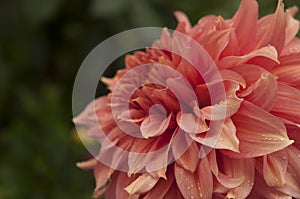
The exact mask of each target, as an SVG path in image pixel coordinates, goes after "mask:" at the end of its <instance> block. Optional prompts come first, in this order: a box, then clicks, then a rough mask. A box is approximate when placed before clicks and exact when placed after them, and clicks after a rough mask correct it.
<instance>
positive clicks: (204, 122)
mask: <svg viewBox="0 0 300 199" xmlns="http://www.w3.org/2000/svg"><path fill="white" fill-rule="evenodd" d="M296 12H297V8H296V7H293V8H289V9H287V10H286V11H285V10H284V5H283V3H282V2H281V1H279V2H278V5H277V8H276V11H275V13H274V14H270V15H267V16H265V17H263V18H261V19H258V4H257V2H256V1H255V0H242V1H241V4H240V7H239V9H238V11H237V12H236V14H235V15H234V16H233V18H232V19H227V20H225V19H223V18H222V17H221V16H214V15H210V16H206V17H203V18H201V19H200V20H199V21H198V23H197V24H196V25H195V26H192V25H191V24H190V22H189V20H188V18H187V17H186V15H185V14H183V13H181V12H176V13H175V16H176V18H177V20H178V22H179V24H178V26H177V28H176V30H175V31H174V32H173V33H172V34H171V33H169V32H168V30H167V29H164V31H163V32H162V36H161V39H160V40H157V41H155V42H154V43H153V45H152V47H151V48H148V49H146V51H137V52H135V53H134V54H133V55H128V56H127V57H126V60H125V63H126V68H125V69H122V70H119V71H118V72H117V74H116V76H115V77H114V78H112V79H109V78H103V79H102V80H103V82H104V83H106V84H107V85H108V88H109V89H110V90H111V93H110V94H108V95H106V96H103V97H100V98H98V99H96V100H95V101H94V102H92V103H91V104H90V105H89V106H88V107H87V108H86V109H85V110H84V111H83V113H82V114H81V115H79V116H78V117H77V118H75V123H77V124H79V125H85V126H87V127H88V129H89V130H88V133H89V135H90V136H92V137H94V138H96V139H98V140H99V141H100V142H101V149H100V152H99V155H98V156H97V159H92V160H90V161H87V162H83V163H79V164H78V166H79V167H81V168H93V169H94V174H95V178H96V183H97V185H96V188H95V193H94V195H95V197H98V196H100V195H102V194H104V195H105V197H106V198H130V196H131V198H195V199H196V198H212V197H214V198H224V197H227V198H246V197H252V198H262V197H265V198H281V197H289V196H290V197H295V198H299V197H300V180H299V179H300V39H298V38H297V37H296V34H297V32H298V29H299V21H297V20H296V19H294V17H293V16H294V14H295V13H296ZM199 46H200V47H199ZM95 116H96V117H95ZM116 149H118V150H116ZM99 160H100V161H99ZM101 160H105V162H103V161H101Z"/></svg>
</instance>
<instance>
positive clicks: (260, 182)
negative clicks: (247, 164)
mask: <svg viewBox="0 0 300 199" xmlns="http://www.w3.org/2000/svg"><path fill="white" fill-rule="evenodd" d="M248 198H249V199H257V198H261V199H269V198H280V199H291V197H290V196H289V195H287V194H284V193H282V192H281V191H278V190H277V189H276V187H269V186H268V185H267V184H266V183H265V180H264V178H263V176H262V175H261V174H260V173H258V172H256V175H255V182H254V186H253V189H252V192H251V194H250V195H249V197H248Z"/></svg>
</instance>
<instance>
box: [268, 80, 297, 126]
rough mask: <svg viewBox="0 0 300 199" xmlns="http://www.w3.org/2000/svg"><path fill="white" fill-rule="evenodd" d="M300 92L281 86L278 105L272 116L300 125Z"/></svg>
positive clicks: (275, 105)
mask: <svg viewBox="0 0 300 199" xmlns="http://www.w3.org/2000/svg"><path fill="white" fill-rule="evenodd" d="M299 110H300V91H299V90H298V89H296V88H293V87H291V86H288V85H284V84H279V86H278V95H277V100H276V103H275V104H274V107H273V109H272V110H271V112H272V114H274V115H276V116H278V117H280V118H284V119H287V120H290V121H292V122H296V123H298V124H300V114H299Z"/></svg>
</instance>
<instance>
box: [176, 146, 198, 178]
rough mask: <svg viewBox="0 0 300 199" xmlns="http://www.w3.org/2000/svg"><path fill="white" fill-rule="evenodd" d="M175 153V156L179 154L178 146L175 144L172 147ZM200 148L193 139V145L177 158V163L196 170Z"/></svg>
mask: <svg viewBox="0 0 300 199" xmlns="http://www.w3.org/2000/svg"><path fill="white" fill-rule="evenodd" d="M172 150H173V153H175V154H174V156H175V157H177V156H178V155H177V154H176V146H175V145H173V147H172ZM198 154H199V148H198V146H197V143H196V142H194V141H192V143H191V145H190V146H189V147H188V149H187V150H186V151H185V152H184V153H183V154H182V155H181V156H180V157H179V158H178V159H176V163H177V164H178V165H180V166H181V167H183V168H184V169H186V170H188V171H190V172H192V173H193V172H195V170H196V169H197V166H198V162H199V157H198Z"/></svg>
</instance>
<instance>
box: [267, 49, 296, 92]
mask: <svg viewBox="0 0 300 199" xmlns="http://www.w3.org/2000/svg"><path fill="white" fill-rule="evenodd" d="M299 55H300V54H299ZM299 67H300V62H298V63H297V64H294V65H288V64H284V62H283V63H282V65H281V66H277V67H276V68H274V70H272V73H273V74H274V75H276V76H278V81H279V82H284V83H286V84H288V85H290V86H294V87H300V70H299Z"/></svg>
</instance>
